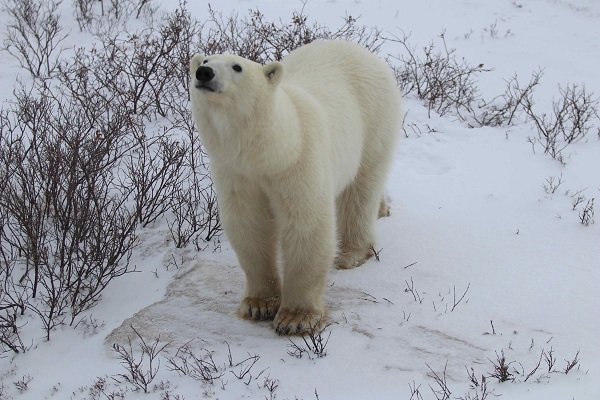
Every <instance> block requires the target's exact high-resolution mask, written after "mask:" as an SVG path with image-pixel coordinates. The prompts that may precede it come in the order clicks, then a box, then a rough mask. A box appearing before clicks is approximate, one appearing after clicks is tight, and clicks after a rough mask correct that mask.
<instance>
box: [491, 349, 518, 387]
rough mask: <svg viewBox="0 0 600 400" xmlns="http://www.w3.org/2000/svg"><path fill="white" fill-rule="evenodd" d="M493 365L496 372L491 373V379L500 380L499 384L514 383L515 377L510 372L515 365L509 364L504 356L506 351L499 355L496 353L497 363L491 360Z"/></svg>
mask: <svg viewBox="0 0 600 400" xmlns="http://www.w3.org/2000/svg"><path fill="white" fill-rule="evenodd" d="M490 362H491V363H492V365H493V366H494V371H493V372H491V373H490V375H489V377H490V378H496V379H498V382H506V381H511V382H512V381H514V380H515V377H514V375H513V373H512V372H510V366H511V364H512V363H513V362H512V361H511V362H507V361H506V357H505V356H504V350H502V351H501V352H500V354H498V352H496V361H492V360H490Z"/></svg>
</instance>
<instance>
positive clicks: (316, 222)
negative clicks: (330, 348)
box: [190, 41, 401, 334]
mask: <svg viewBox="0 0 600 400" xmlns="http://www.w3.org/2000/svg"><path fill="white" fill-rule="evenodd" d="M201 65H204V66H206V67H210V68H211V69H212V71H213V72H214V75H215V76H214V78H213V79H212V81H211V82H210V87H211V90H214V92H213V91H210V90H206V89H205V88H201V87H199V86H201V84H200V82H199V81H198V80H197V79H196V71H197V69H198V67H200V66H201ZM234 65H238V66H240V67H242V71H241V72H238V71H235V70H234V69H233V66H234ZM190 71H191V77H192V80H191V84H190V96H191V101H192V112H193V117H194V121H195V123H196V127H197V129H198V131H199V132H200V135H201V138H202V142H203V144H204V146H205V148H206V151H207V152H208V155H209V157H210V168H211V173H212V177H213V180H214V183H215V188H216V191H217V196H218V199H219V206H220V210H221V219H222V224H223V227H224V229H225V232H226V234H227V236H228V238H229V240H230V242H231V245H232V246H233V248H234V250H235V252H236V254H237V257H238V260H239V262H240V264H241V266H242V268H243V270H244V272H245V274H246V278H247V288H246V295H245V298H244V299H243V301H242V305H241V307H240V311H239V313H240V315H241V316H242V317H245V318H251V319H272V318H274V319H275V321H274V324H275V328H276V330H277V332H279V333H286V334H287V333H304V332H306V331H308V330H310V329H313V328H315V327H317V326H318V325H319V324H320V323H322V321H323V319H324V317H325V313H326V309H325V306H324V304H323V293H324V290H325V286H326V275H327V270H328V268H329V267H330V266H331V265H332V264H333V263H334V262H335V264H336V266H337V267H338V268H352V267H355V266H358V265H360V264H362V263H363V262H364V261H365V260H366V259H368V258H369V257H370V256H372V255H373V253H372V250H371V249H372V246H373V245H374V240H375V237H374V223H375V220H376V219H377V217H378V213H379V212H380V208H381V209H385V204H383V203H381V204H380V200H381V199H382V198H383V192H384V184H385V178H386V175H387V172H388V170H389V167H390V163H391V160H392V155H393V152H394V143H395V141H396V137H397V135H398V132H399V128H400V122H401V117H400V116H401V110H400V95H399V92H398V90H397V88H396V82H395V79H394V77H393V75H392V73H391V71H390V69H389V67H388V66H387V65H386V64H385V63H384V62H383V61H382V60H380V59H379V58H377V57H376V56H375V55H373V54H371V53H370V52H369V51H367V50H366V49H364V48H362V47H361V46H359V45H356V44H352V43H349V42H343V41H321V42H314V43H311V44H309V45H306V46H303V47H301V48H299V49H297V50H295V51H293V52H292V53H290V54H289V55H288V56H287V57H286V58H285V59H284V60H283V61H282V62H281V63H279V62H274V63H271V64H268V65H266V66H261V65H259V64H256V63H254V62H251V61H249V60H246V59H244V58H241V57H237V56H233V55H214V56H209V57H204V56H202V55H196V56H194V57H193V58H192V60H191V62H190ZM279 249H281V251H282V256H283V263H284V266H283V274H282V278H283V279H281V278H280V275H279V272H278V268H277V258H278V257H277V253H278V251H279ZM336 256H337V258H336Z"/></svg>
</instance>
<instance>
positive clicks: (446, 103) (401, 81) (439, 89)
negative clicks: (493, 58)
mask: <svg viewBox="0 0 600 400" xmlns="http://www.w3.org/2000/svg"><path fill="white" fill-rule="evenodd" d="M409 39H410V36H409V35H404V36H403V37H392V38H388V40H390V41H392V42H395V43H398V44H400V45H401V46H402V48H403V53H404V54H403V55H399V56H392V55H390V56H388V62H389V63H390V64H392V68H393V69H394V73H395V75H396V80H397V81H398V86H399V87H400V89H401V90H402V91H403V92H404V93H416V95H417V97H418V98H419V99H421V100H424V101H425V103H426V105H427V109H428V110H429V114H430V115H431V111H435V112H437V113H438V114H439V115H446V114H448V113H451V114H453V115H457V116H459V117H460V118H461V119H462V120H463V121H464V120H466V119H467V116H468V115H471V114H473V112H474V107H475V104H476V102H477V100H478V99H479V91H478V88H477V85H476V81H475V78H476V77H477V75H479V74H480V73H482V72H488V71H491V69H487V68H484V65H483V64H479V65H477V66H473V65H471V64H469V63H468V62H467V61H465V60H464V59H462V60H458V59H457V57H456V49H448V46H447V44H446V38H445V32H442V33H441V34H440V36H439V39H440V43H439V45H438V44H436V43H435V42H433V41H432V42H431V43H430V44H429V45H428V46H427V47H424V48H423V49H422V54H421V53H420V52H419V51H418V50H417V49H416V47H414V46H412V45H411V44H410V43H409ZM438 46H439V47H441V49H439V47H438ZM396 61H399V62H400V66H399V67H397V66H394V65H393V64H394V63H395V62H396Z"/></svg>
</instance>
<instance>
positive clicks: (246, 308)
mask: <svg viewBox="0 0 600 400" xmlns="http://www.w3.org/2000/svg"><path fill="white" fill-rule="evenodd" d="M280 303H281V299H280V298H279V297H278V296H275V297H269V298H266V299H262V298H257V297H246V298H244V300H242V304H241V305H240V308H239V311H238V314H239V315H240V317H242V318H244V319H252V320H255V321H268V320H271V319H273V318H275V315H276V314H277V310H279V304H280Z"/></svg>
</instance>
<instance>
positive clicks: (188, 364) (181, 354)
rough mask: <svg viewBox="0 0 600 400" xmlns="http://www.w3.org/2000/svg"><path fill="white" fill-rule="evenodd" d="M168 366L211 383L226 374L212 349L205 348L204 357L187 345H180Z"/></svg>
mask: <svg viewBox="0 0 600 400" xmlns="http://www.w3.org/2000/svg"><path fill="white" fill-rule="evenodd" d="M167 368H168V369H169V370H170V371H175V372H177V373H178V374H179V375H185V376H189V377H191V378H193V379H195V380H199V381H202V382H204V383H209V384H211V385H212V384H213V383H214V382H215V380H217V379H220V378H221V377H223V375H225V372H224V371H223V369H222V368H220V367H219V366H218V365H217V364H216V363H215V360H214V359H213V356H212V353H211V352H210V351H208V350H204V357H198V356H196V354H194V352H193V351H192V350H191V349H190V348H189V347H188V346H187V345H184V346H182V347H180V348H179V349H178V350H177V353H176V354H175V357H171V358H169V359H168V366H167Z"/></svg>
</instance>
